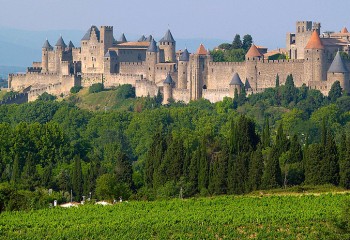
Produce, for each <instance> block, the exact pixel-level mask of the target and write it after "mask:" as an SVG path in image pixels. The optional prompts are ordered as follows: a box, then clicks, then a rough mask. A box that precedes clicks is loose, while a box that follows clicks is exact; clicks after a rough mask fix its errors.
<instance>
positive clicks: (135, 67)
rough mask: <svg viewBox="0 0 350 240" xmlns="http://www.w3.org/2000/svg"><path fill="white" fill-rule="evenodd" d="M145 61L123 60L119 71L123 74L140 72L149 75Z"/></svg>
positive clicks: (139, 73)
mask: <svg viewBox="0 0 350 240" xmlns="http://www.w3.org/2000/svg"><path fill="white" fill-rule="evenodd" d="M146 67H147V66H146V64H145V62H121V63H120V67H119V73H121V74H138V75H144V76H146V75H147V68H146Z"/></svg>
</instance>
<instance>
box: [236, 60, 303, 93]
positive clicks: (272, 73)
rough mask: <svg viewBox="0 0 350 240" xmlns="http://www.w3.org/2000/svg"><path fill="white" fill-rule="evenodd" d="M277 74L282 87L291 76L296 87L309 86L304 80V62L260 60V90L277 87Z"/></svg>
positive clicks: (258, 64)
mask: <svg viewBox="0 0 350 240" xmlns="http://www.w3.org/2000/svg"><path fill="white" fill-rule="evenodd" d="M277 74H278V75H279V80H280V84H282V85H283V84H284V83H285V81H286V79H287V76H288V75H289V74H292V75H293V80H294V84H295V86H297V87H300V86H302V85H303V83H305V84H307V83H306V82H305V79H304V60H269V61H267V60H266V61H265V60H260V61H258V62H257V78H258V88H269V87H275V86H276V75H277ZM242 81H243V80H242Z"/></svg>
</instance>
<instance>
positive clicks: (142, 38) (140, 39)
mask: <svg viewBox="0 0 350 240" xmlns="http://www.w3.org/2000/svg"><path fill="white" fill-rule="evenodd" d="M137 41H138V42H144V41H146V37H145V35H142V36H141V37H140V38H139V40H137Z"/></svg>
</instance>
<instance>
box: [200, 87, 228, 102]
mask: <svg viewBox="0 0 350 240" xmlns="http://www.w3.org/2000/svg"><path fill="white" fill-rule="evenodd" d="M224 97H233V96H230V91H229V89H228V88H223V89H203V98H205V99H208V100H209V101H210V102H212V103H215V102H219V101H222V99H223V98H224Z"/></svg>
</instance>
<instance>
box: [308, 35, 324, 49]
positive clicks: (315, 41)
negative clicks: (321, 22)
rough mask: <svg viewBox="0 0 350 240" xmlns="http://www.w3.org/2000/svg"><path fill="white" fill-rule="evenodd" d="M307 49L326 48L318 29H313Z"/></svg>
mask: <svg viewBox="0 0 350 240" xmlns="http://www.w3.org/2000/svg"><path fill="white" fill-rule="evenodd" d="M305 48H306V49H324V46H323V44H322V42H321V39H320V36H319V35H318V33H317V31H313V33H312V35H311V38H310V40H309V41H308V43H307V44H306V47H305Z"/></svg>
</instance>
